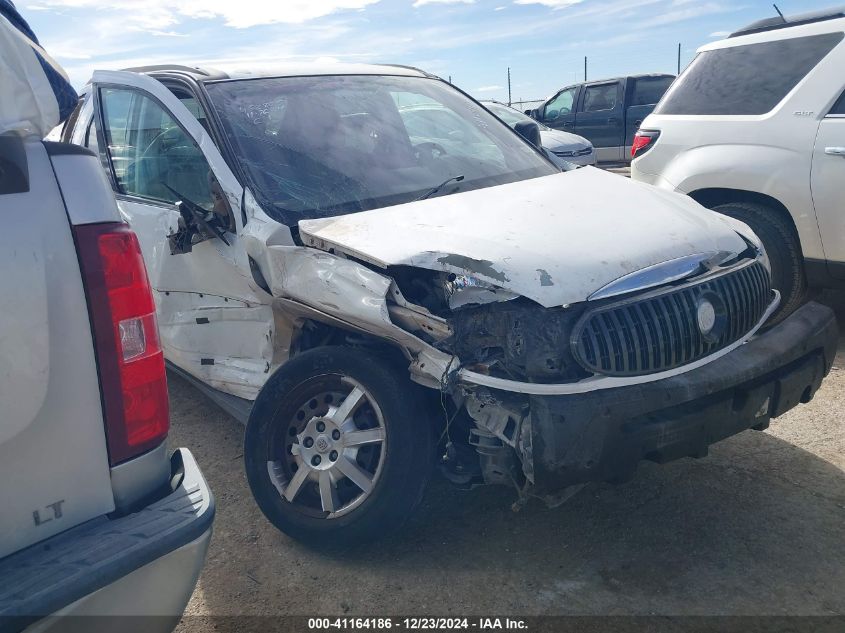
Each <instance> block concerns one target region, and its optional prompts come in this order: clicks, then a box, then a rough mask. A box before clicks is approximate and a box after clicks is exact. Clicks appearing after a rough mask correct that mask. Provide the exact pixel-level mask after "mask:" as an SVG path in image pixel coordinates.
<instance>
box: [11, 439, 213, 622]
mask: <svg viewBox="0 0 845 633" xmlns="http://www.w3.org/2000/svg"><path fill="white" fill-rule="evenodd" d="M171 472H172V478H171V482H173V483H172V492H171V493H170V494H168V495H167V496H165V497H164V498H163V499H161V500H159V501H157V502H155V503H153V504H151V505H149V506H148V507H146V508H144V509H142V510H140V511H138V512H136V513H134V514H130V515H128V516H124V517H120V518H118V519H109V518H107V517H99V518H97V519H94V520H92V521H89V522H88V523H84V524H82V525H80V526H77V527H75V528H73V529H71V530H68V531H67V532H64V533H62V534H59V535H58V536H56V537H54V538H51V539H48V540H47V541H44V542H42V543H39V544H37V545H34V546H32V547H30V548H28V549H26V550H24V551H22V552H18V553H17V554H14V555H12V556H9V557H7V558H6V559H4V560H3V561H0V578H2V579H3V582H2V583H1V584H2V588H0V631H2V632H3V633H6V632H7V631H20V630H22V629H24V628H27V627H29V630H31V631H48V630H62V631H66V630H80V631H93V630H98V629H99V628H101V627H105V628H104V630H106V629H114V628H115V622H114V621H113V620H110V618H96V619H89V618H84V617H78V618H74V617H69V616H93V615H97V616H118V617H122V616H128V615H144V616H156V617H154V618H139V619H135V620H133V619H126V621H121V623H120V626H119V628H120V630H121V631H126V630H127V627H129V629H130V630H131V627H132V626H133V624H132V623H133V622H135V624H137V625H139V626H142V629H141V630H145V631H149V630H161V631H170V630H172V629H173V627H174V626H175V625H176V623H177V622H178V620H179V617H180V616H181V614H182V612H183V611H184V609H185V606H186V605H187V603H188V600H189V599H190V597H191V593H192V592H193V590H194V587H195V585H196V582H197V578H198V577H199V573H200V570H201V569H202V565H203V562H204V560H205V554H206V551H207V549H208V543H209V540H210V537H211V530H212V522H213V519H214V512H215V505H214V498H213V496H212V494H211V490H210V489H209V487H208V484H207V483H206V481H205V479H204V477H203V475H202V472H201V471H200V469H199V467H198V466H197V463H196V461H195V460H194V458H193V456H192V455H191V453H190V451H188V450H187V449H184V448H182V449H178V450H177V451H176V452H174V454H173V456H172V457H171ZM47 616H49V617H47Z"/></svg>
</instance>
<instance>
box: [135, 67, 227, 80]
mask: <svg viewBox="0 0 845 633" xmlns="http://www.w3.org/2000/svg"><path fill="white" fill-rule="evenodd" d="M123 70H127V71H129V72H135V73H153V72H174V73H183V74H186V75H191V76H192V77H205V78H208V79H223V78H225V77H226V76H227V75H226V74H225V73H222V72H220V71H219V70H215V69H213V68H200V67H199V66H183V65H180V64H153V65H151V66H134V67H132V68H124V69H123Z"/></svg>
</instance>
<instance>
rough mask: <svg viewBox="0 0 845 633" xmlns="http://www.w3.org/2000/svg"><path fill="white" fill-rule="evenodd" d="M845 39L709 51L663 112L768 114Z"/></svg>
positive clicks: (800, 39) (689, 70)
mask: <svg viewBox="0 0 845 633" xmlns="http://www.w3.org/2000/svg"><path fill="white" fill-rule="evenodd" d="M842 39H843V34H842V33H841V32H838V33H824V34H822V35H808V36H806V37H793V38H791V39H785V40H775V41H773V42H760V43H757V44H745V45H743V46H731V47H729V48H717V49H714V50H710V51H704V52H703V53H699V55H698V56H697V57H696V58H695V59H694V60H693V61H692V63H691V64H690V65H689V66H688V67H687V69H686V70H685V71H684V73H683V74H682V75H681V76H680V77H678V79H677V81H676V82H675V83H674V85H673V86H672V89H671V90H669V92H667V93H666V97H665V98H664V99H663V100H662V101H661V102H660V104H659V105H658V107H657V109H656V110H655V113H657V114H693V115H705V114H713V115H723V114H731V115H736V114H753V115H759V114H765V113H766V112H770V111H771V110H773V109H774V107H775V106H776V105H777V104H778V103H780V102H781V101H782V100H783V98H784V97H786V95H787V94H789V92H790V91H791V90H792V89H793V88H795V86H797V85H798V82H800V81H801V80H802V79H804V77H806V76H807V74H808V73H809V72H810V71H811V70H813V68H815V67H816V65H817V64H818V63H819V62H820V61H821V60H822V59H824V57H825V56H827V54H828V53H830V52H831V51H832V50H833V49H834V47H835V46H837V45H838V44H839V43H840V42H841V41H842Z"/></svg>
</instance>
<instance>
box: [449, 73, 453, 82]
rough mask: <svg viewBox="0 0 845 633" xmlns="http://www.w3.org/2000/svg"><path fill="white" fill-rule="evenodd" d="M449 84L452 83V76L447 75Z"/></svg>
mask: <svg viewBox="0 0 845 633" xmlns="http://www.w3.org/2000/svg"><path fill="white" fill-rule="evenodd" d="M449 83H452V75H449Z"/></svg>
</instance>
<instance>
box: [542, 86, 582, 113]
mask: <svg viewBox="0 0 845 633" xmlns="http://www.w3.org/2000/svg"><path fill="white" fill-rule="evenodd" d="M574 101H575V88H569V89H568V90H564V91H563V92H561V93H560V94H559V95H558V96H556V97H555V98H554V99H552V100H551V101H549V103H547V104H546V110H545V113H544V115H543V119H545V120H546V121H554V120H555V119H557V118H558V117H562V116H565V115H567V114H570V113H571V112H572V110H573V107H574Z"/></svg>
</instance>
